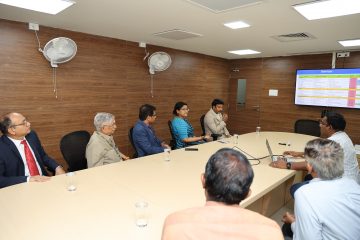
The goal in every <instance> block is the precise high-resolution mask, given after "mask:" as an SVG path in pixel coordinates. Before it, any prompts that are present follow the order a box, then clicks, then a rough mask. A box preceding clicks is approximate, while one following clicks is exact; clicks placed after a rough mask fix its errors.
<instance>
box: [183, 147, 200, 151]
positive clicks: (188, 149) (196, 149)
mask: <svg viewBox="0 0 360 240" xmlns="http://www.w3.org/2000/svg"><path fill="white" fill-rule="evenodd" d="M185 151H199V149H198V148H185Z"/></svg>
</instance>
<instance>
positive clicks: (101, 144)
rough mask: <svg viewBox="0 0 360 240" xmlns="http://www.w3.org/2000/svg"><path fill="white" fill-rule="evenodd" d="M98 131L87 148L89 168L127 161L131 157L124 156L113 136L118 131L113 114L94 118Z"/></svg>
mask: <svg viewBox="0 0 360 240" xmlns="http://www.w3.org/2000/svg"><path fill="white" fill-rule="evenodd" d="M94 125H95V128H96V131H95V132H94V133H93V135H92V136H91V138H90V141H89V143H88V145H87V146H86V159H87V164H88V167H89V168H91V167H96V166H102V165H105V164H110V163H115V162H120V161H122V160H127V159H129V157H127V156H125V155H124V154H122V153H121V152H120V151H119V149H118V147H117V146H116V144H115V141H114V138H113V134H114V132H115V130H116V124H115V117H114V115H112V114H111V113H104V112H102V113H97V114H96V116H95V118H94Z"/></svg>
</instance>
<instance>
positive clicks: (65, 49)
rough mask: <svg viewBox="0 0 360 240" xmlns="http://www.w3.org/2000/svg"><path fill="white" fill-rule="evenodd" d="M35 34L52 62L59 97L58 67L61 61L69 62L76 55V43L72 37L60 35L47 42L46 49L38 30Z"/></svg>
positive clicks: (44, 52) (54, 81) (43, 51)
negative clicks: (40, 39)
mask: <svg viewBox="0 0 360 240" xmlns="http://www.w3.org/2000/svg"><path fill="white" fill-rule="evenodd" d="M35 35H36V38H37V40H38V43H39V51H40V52H42V53H43V54H44V56H45V58H46V59H47V60H48V61H49V62H50V65H51V67H52V68H53V85H54V94H55V97H56V98H57V85H56V68H57V67H58V64H59V63H65V62H68V61H70V60H71V59H73V58H74V57H75V55H76V52H77V46H76V43H75V42H74V41H73V40H71V39H70V38H66V37H58V38H54V39H51V40H50V41H49V42H48V43H46V45H45V47H44V49H41V47H40V41H39V38H38V35H37V31H35Z"/></svg>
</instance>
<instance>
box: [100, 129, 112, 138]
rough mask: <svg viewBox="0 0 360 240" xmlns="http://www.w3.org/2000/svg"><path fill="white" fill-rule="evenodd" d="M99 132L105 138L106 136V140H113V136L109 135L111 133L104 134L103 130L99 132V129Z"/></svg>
mask: <svg viewBox="0 0 360 240" xmlns="http://www.w3.org/2000/svg"><path fill="white" fill-rule="evenodd" d="M97 133H98V134H99V135H100V136H102V137H103V138H105V139H106V140H112V139H113V136H109V135H106V134H103V133H102V132H99V131H97Z"/></svg>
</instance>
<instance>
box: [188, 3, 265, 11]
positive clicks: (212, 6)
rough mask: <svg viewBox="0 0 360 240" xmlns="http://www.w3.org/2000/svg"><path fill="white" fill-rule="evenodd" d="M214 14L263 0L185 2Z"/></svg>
mask: <svg viewBox="0 0 360 240" xmlns="http://www.w3.org/2000/svg"><path fill="white" fill-rule="evenodd" d="M185 1H188V2H190V3H192V4H195V5H197V6H200V7H203V8H206V9H207V10H210V11H212V12H214V13H221V12H225V11H229V10H233V9H236V8H241V7H246V6H249V5H254V4H257V3H261V2H263V0H226V1H224V0H185Z"/></svg>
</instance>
